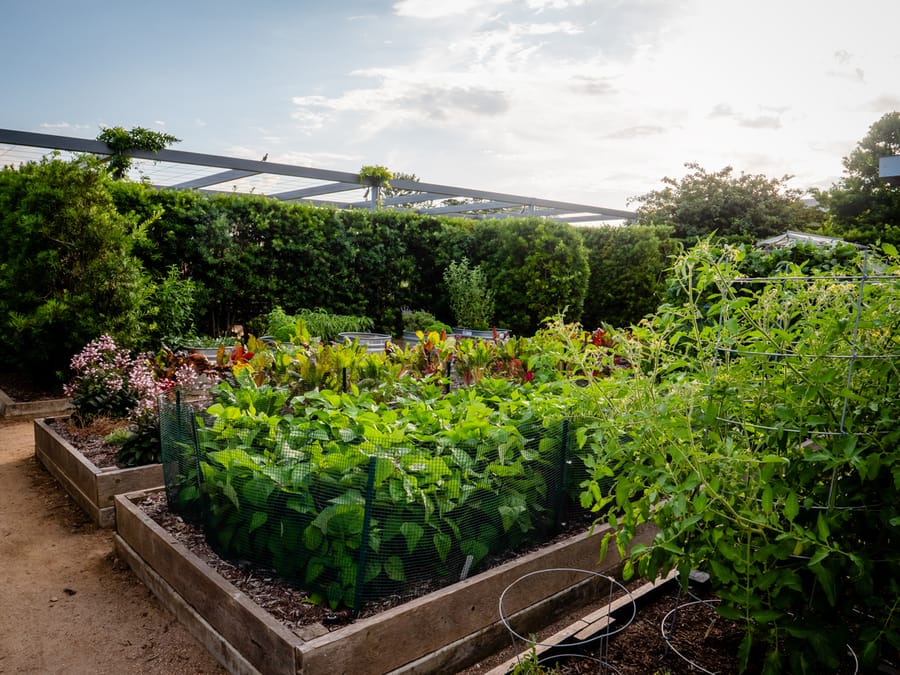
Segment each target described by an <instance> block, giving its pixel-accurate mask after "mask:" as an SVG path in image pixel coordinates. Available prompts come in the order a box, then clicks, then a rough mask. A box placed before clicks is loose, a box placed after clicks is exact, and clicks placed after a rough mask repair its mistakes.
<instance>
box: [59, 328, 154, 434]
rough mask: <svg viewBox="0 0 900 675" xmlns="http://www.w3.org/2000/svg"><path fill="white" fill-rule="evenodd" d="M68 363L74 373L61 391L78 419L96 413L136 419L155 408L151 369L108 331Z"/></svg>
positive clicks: (84, 419)
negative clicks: (118, 344) (117, 342)
mask: <svg viewBox="0 0 900 675" xmlns="http://www.w3.org/2000/svg"><path fill="white" fill-rule="evenodd" d="M70 366H71V368H72V371H73V372H74V373H75V375H74V377H73V378H72V379H71V380H70V381H69V382H68V383H66V384H65V385H64V386H63V391H64V392H65V394H66V396H70V397H71V398H72V405H73V406H74V407H75V415H74V417H75V419H76V421H77V422H78V423H80V424H88V423H90V422H91V420H93V419H95V418H97V417H112V418H128V419H133V420H134V421H135V422H138V421H139V420H141V419H143V418H145V417H147V415H148V412H149V411H153V410H155V399H156V395H157V394H158V393H159V392H160V387H159V385H158V383H157V382H156V380H155V379H154V377H153V371H152V370H151V369H150V368H149V366H148V365H147V364H146V363H145V362H142V361H141V360H138V359H135V358H134V357H132V356H131V354H130V353H129V352H128V350H127V349H122V348H120V347H118V346H117V345H116V343H115V340H113V339H112V338H111V337H110V336H109V335H105V334H104V335H101V336H100V337H99V338H97V339H96V340H94V341H93V342H90V343H89V344H88V345H87V346H86V347H85V348H84V349H83V350H82V351H81V352H79V353H78V354H76V355H75V356H73V357H72V360H71V362H70Z"/></svg>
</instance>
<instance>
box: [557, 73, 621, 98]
mask: <svg viewBox="0 0 900 675" xmlns="http://www.w3.org/2000/svg"><path fill="white" fill-rule="evenodd" d="M568 88H569V89H570V90H571V91H573V92H575V93H576V94H586V95H588V96H606V95H609V94H612V93H614V92H615V91H616V86H615V85H614V84H613V83H612V81H611V80H609V79H605V78H600V77H591V76H590V75H575V76H574V77H573V78H572V81H571V82H570V83H569V84H568Z"/></svg>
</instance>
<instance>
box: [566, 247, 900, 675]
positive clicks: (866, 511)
mask: <svg viewBox="0 0 900 675" xmlns="http://www.w3.org/2000/svg"><path fill="white" fill-rule="evenodd" d="M885 251H886V252H887V253H889V254H890V255H894V254H895V253H896V252H895V251H893V250H891V249H889V248H886V249H885ZM741 255H742V254H741V249H737V248H728V247H726V248H724V249H720V250H719V251H713V249H712V248H711V247H710V246H705V245H703V246H699V247H697V248H695V249H694V250H692V251H690V252H687V253H686V254H685V255H684V256H682V257H681V259H679V261H677V264H676V270H677V271H678V272H679V274H678V275H677V276H676V277H675V282H676V283H679V284H681V289H682V297H685V298H687V302H685V303H683V304H681V305H679V306H675V305H672V306H669V308H668V309H667V311H666V312H665V313H663V314H661V315H659V316H657V317H655V318H654V319H653V320H652V321H650V322H647V323H645V324H644V325H643V326H641V327H638V328H636V329H635V335H636V337H637V338H638V342H637V344H638V345H639V349H638V350H637V351H636V352H635V354H634V356H633V357H632V358H633V359H634V361H633V362H634V363H635V364H637V366H638V367H636V368H635V369H634V373H635V377H634V378H633V379H632V380H631V381H629V382H628V384H627V386H623V383H622V382H621V381H616V380H609V381H606V382H605V384H606V385H608V386H607V395H608V400H609V404H610V406H611V407H612V409H613V410H614V413H613V414H612V415H611V416H610V417H608V418H606V420H601V421H598V422H595V423H594V424H593V426H592V428H591V429H590V430H589V431H588V432H586V433H588V435H589V436H591V437H593V438H594V439H595V440H594V442H595V444H601V443H602V444H603V446H604V447H605V452H606V456H605V457H604V458H601V459H599V461H598V463H597V464H596V465H595V466H594V467H593V476H592V478H591V479H589V480H588V481H586V482H585V483H584V488H585V490H584V493H583V504H584V505H585V506H591V507H592V508H593V509H595V510H596V511H597V512H598V513H599V512H601V511H603V510H606V511H605V515H604V516H603V519H604V520H606V521H607V522H609V523H610V524H611V525H613V526H614V527H616V528H619V529H618V532H617V534H615V535H614V536H611V537H608V538H607V539H606V540H605V543H604V547H605V546H607V545H609V544H611V543H613V542H614V543H615V545H617V546H618V548H619V550H620V551H621V552H622V553H623V554H625V553H630V556H631V557H630V559H629V561H628V562H627V563H626V568H625V571H626V574H631V573H633V572H634V571H638V572H640V573H641V574H643V575H645V576H648V577H649V578H653V577H655V576H656V575H657V574H659V573H662V572H666V571H668V570H670V569H673V568H674V569H677V570H678V571H679V572H680V574H681V578H682V579H683V580H685V581H686V579H687V574H688V572H689V571H690V570H691V569H695V568H702V569H705V570H706V571H708V572H709V573H710V575H711V579H712V582H713V585H714V588H715V590H716V591H717V593H718V594H719V596H720V597H721V599H722V601H721V604H720V605H719V610H718V611H719V613H720V614H722V615H723V616H725V617H727V618H731V619H736V620H739V621H741V622H742V623H743V624H744V626H745V629H746V637H745V639H744V641H743V643H742V645H741V648H740V653H739V660H740V663H741V666H742V668H743V669H746V670H752V671H754V672H765V673H777V672H797V673H800V672H822V671H823V670H829V671H833V670H835V669H836V668H837V666H838V664H839V661H840V658H841V657H842V656H843V654H844V653H845V652H846V649H847V645H849V646H851V648H852V649H854V650H855V651H856V653H857V654H858V655H859V657H860V660H861V662H862V663H863V664H864V665H865V667H874V665H877V662H878V659H879V656H880V654H881V653H883V651H885V650H887V649H891V648H893V649H896V648H897V647H898V646H900V618H898V609H900V599H898V598H900V593H898V591H900V555H898V551H900V548H898V546H897V543H898V540H900V516H898V514H897V508H896V504H897V503H898V497H900V494H898V491H900V452H898V450H897V448H898V444H897V441H898V440H900V428H898V427H897V424H896V420H897V419H900V406H898V402H897V397H896V392H897V389H898V385H900V371H898V363H897V355H898V347H900V343H898V337H897V327H898V326H897V322H898V319H897V317H898V316H900V314H898V311H897V310H898V309H900V284H898V281H897V278H898V277H897V273H898V267H897V264H896V262H897V261H896V258H882V259H875V260H871V259H864V258H862V257H858V258H857V259H855V260H853V261H852V262H851V264H849V265H846V266H844V267H840V268H832V269H830V270H828V271H827V272H824V273H821V272H820V273H818V274H811V275H807V274H805V270H803V269H802V268H801V267H799V266H796V265H794V266H788V267H786V269H785V272H786V273H785V274H783V275H781V276H778V277H774V278H770V279H762V280H760V279H752V278H746V277H743V276H742V275H740V274H739V273H738V272H737V270H736V268H737V267H738V266H739V264H740V263H741ZM861 256H862V254H861ZM613 476H615V486H614V488H613V489H612V490H609V491H604V490H603V489H602V488H601V480H603V479H606V480H608V479H609V478H611V477H613ZM646 521H652V522H654V523H655V524H656V525H657V526H658V527H659V534H658V536H657V537H656V538H655V540H654V541H653V542H652V543H651V544H650V545H649V546H636V547H634V548H632V549H631V550H630V552H629V551H626V549H625V547H626V545H627V542H628V541H629V540H630V536H631V535H632V534H633V533H634V532H635V528H636V526H637V525H638V524H640V523H642V522H646Z"/></svg>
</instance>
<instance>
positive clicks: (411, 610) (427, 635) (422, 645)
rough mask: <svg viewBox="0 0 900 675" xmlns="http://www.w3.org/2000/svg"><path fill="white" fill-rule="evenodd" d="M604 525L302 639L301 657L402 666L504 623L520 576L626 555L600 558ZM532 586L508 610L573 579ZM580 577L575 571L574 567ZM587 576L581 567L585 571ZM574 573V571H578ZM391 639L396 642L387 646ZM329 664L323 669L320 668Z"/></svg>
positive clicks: (382, 668)
mask: <svg viewBox="0 0 900 675" xmlns="http://www.w3.org/2000/svg"><path fill="white" fill-rule="evenodd" d="M604 532H605V529H604V528H597V530H596V532H595V534H594V535H588V534H583V535H578V536H576V537H573V538H570V539H568V540H566V541H563V542H559V543H557V544H553V545H551V546H548V547H546V548H544V549H541V550H540V551H536V552H534V553H531V554H528V555H526V556H522V557H521V558H517V559H516V560H513V561H510V562H509V563H506V564H504V565H501V566H498V567H497V568H495V569H492V570H488V571H486V572H484V573H482V574H478V575H476V576H474V577H472V578H470V579H467V580H465V581H461V582H459V583H456V584H453V585H452V586H448V587H447V588H444V589H442V590H439V591H435V592H434V593H431V594H429V595H427V596H425V597H423V598H419V599H416V600H412V601H410V602H408V603H405V604H403V605H401V606H399V607H396V608H394V609H391V610H388V611H386V612H383V613H382V614H380V615H378V616H377V617H372V618H370V619H363V620H361V621H358V622H356V623H354V624H351V625H350V626H346V627H345V628H342V629H341V630H339V631H335V632H333V633H330V634H329V635H326V636H323V637H321V638H318V639H316V640H312V641H310V642H307V643H306V644H304V645H303V646H302V647H301V649H302V650H303V653H304V655H303V663H304V666H308V667H309V668H310V671H309V672H319V671H317V668H324V667H325V666H326V664H328V665H329V666H330V667H331V669H332V671H331V672H344V671H346V672H352V669H353V664H354V663H356V664H358V663H367V664H369V667H371V668H372V670H373V672H388V671H391V670H393V669H400V671H401V672H402V668H400V667H401V666H403V665H404V664H406V663H410V662H414V661H416V660H418V659H421V657H423V656H424V655H426V654H431V653H433V652H436V651H439V650H440V649H442V648H443V647H444V646H445V645H447V644H448V643H450V642H454V641H456V640H459V639H462V638H464V637H466V636H468V635H471V634H473V633H478V632H479V631H481V630H483V629H484V628H486V627H487V626H490V625H491V624H499V625H501V626H502V624H500V620H499V605H498V600H499V598H500V595H501V593H503V591H504V589H505V588H506V587H507V586H509V585H510V584H512V583H513V582H514V581H515V580H516V579H518V578H519V577H521V576H523V575H525V574H527V573H529V572H537V571H539V570H544V569H547V568H566V567H571V568H580V569H589V570H593V571H597V572H603V571H604V570H610V569H612V568H614V567H615V566H617V565H618V564H619V563H620V562H621V560H620V558H619V556H618V554H617V553H616V552H615V550H612V551H610V553H609V554H608V555H607V558H606V560H604V561H603V563H602V564H601V563H599V561H598V556H599V551H600V537H601V536H602V535H603V534H604ZM653 534H654V532H652V531H650V529H649V528H647V529H645V530H643V531H642V533H641V535H639V537H638V538H637V539H636V541H642V542H644V543H647V542H649V541H650V540H651V539H652V537H653ZM549 576H550V575H548V580H546V581H544V582H543V583H541V584H539V588H537V589H536V590H535V589H530V590H532V591H533V592H532V593H531V594H530V596H528V597H526V596H525V594H523V595H522V597H518V598H514V599H513V601H512V602H511V604H510V607H509V609H510V611H511V612H516V611H520V610H521V609H522V608H524V607H527V606H530V605H533V604H535V603H539V602H540V601H542V600H544V599H545V598H547V597H550V596H552V595H553V594H555V593H558V592H559V591H560V590H562V589H563V588H565V587H566V582H567V581H568V583H570V584H571V583H573V582H572V579H571V578H567V575H565V574H563V575H561V577H560V579H558V580H551V579H549ZM570 576H573V578H574V577H577V575H570ZM581 578H583V575H581ZM576 580H577V579H576ZM384 644H390V645H391V649H389V650H386V649H384V648H383V645H384ZM322 672H325V671H322Z"/></svg>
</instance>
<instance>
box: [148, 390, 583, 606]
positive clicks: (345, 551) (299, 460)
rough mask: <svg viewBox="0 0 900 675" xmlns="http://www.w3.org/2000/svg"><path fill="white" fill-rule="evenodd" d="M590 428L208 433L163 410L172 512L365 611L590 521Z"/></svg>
mask: <svg viewBox="0 0 900 675" xmlns="http://www.w3.org/2000/svg"><path fill="white" fill-rule="evenodd" d="M198 420H199V424H198ZM578 424H579V422H578V421H577V420H571V419H564V420H558V421H554V422H552V423H544V424H530V425H527V426H523V427H520V428H519V429H518V431H517V432H516V433H508V434H505V435H503V436H500V437H495V438H492V439H491V440H490V441H484V440H474V439H473V440H472V441H471V442H464V443H457V444H455V445H453V446H450V445H446V444H440V445H439V444H435V443H431V444H428V443H422V444H417V445H413V444H410V443H396V442H393V443H392V442H385V443H376V442H373V441H371V440H366V441H364V442H355V441H348V442H342V441H340V440H333V439H327V438H310V437H300V436H299V435H293V434H292V433H291V432H282V431H281V430H280V429H275V430H270V433H259V430H258V429H241V428H235V427H233V426H229V425H224V424H222V423H217V424H209V425H208V424H206V423H205V422H204V420H203V418H202V416H198V415H197V413H196V412H195V411H194V410H192V409H191V408H190V406H188V405H186V404H184V403H180V402H177V401H175V402H173V401H166V402H165V403H164V404H162V405H161V406H160V429H161V436H162V445H163V462H164V464H165V477H166V493H167V497H168V501H169V505H170V508H172V509H173V510H176V511H178V512H179V513H181V514H182V515H183V516H185V517H187V518H189V519H190V518H196V519H199V520H200V521H202V523H203V526H204V528H205V532H206V536H207V539H208V540H209V542H210V544H211V545H212V546H213V547H214V548H215V549H216V550H217V551H218V552H219V553H220V554H221V555H222V556H223V557H225V558H231V559H234V558H238V559H242V560H249V561H253V562H255V563H258V564H260V565H261V566H265V567H271V568H273V569H274V570H275V571H276V572H277V573H278V574H280V575H283V576H285V577H289V578H295V579H297V580H298V581H299V583H300V584H301V585H302V586H303V587H304V588H305V589H306V590H307V591H309V592H311V593H313V594H315V595H316V596H318V599H319V600H320V601H322V602H325V603H328V604H330V605H332V606H337V605H339V604H343V605H346V606H348V607H351V608H354V609H356V610H357V611H359V609H360V608H361V607H362V605H363V603H365V602H366V601H368V600H370V599H373V598H378V597H383V596H386V595H390V594H399V595H401V596H404V595H411V594H417V593H418V592H420V591H421V589H423V588H424V589H431V588H436V587H439V586H441V585H446V584H449V583H453V582H455V581H458V580H460V579H461V578H465V577H466V576H468V575H469V574H472V573H474V572H476V571H478V570H480V569H484V568H485V567H487V566H488V565H489V564H491V563H492V562H495V561H496V560H497V559H498V556H503V555H504V554H506V553H508V552H510V551H511V550H513V549H514V548H515V547H518V546H520V545H523V544H526V543H539V542H541V541H544V540H546V539H548V538H550V537H552V536H554V535H556V534H558V533H559V532H560V530H561V528H562V527H563V526H564V525H565V524H566V523H567V522H570V519H572V518H580V519H582V521H583V522H585V523H586V522H589V516H588V514H586V513H585V512H584V511H583V510H582V509H581V508H580V506H579V505H578V494H579V492H580V488H579V484H580V482H581V481H582V480H584V479H585V477H586V476H587V470H586V469H585V466H584V464H583V463H582V462H581V461H580V460H579V459H578V457H577V456H576V454H575V453H574V452H573V448H574V436H575V429H576V428H577V426H578ZM349 436H350V435H349V434H348V438H349Z"/></svg>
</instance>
